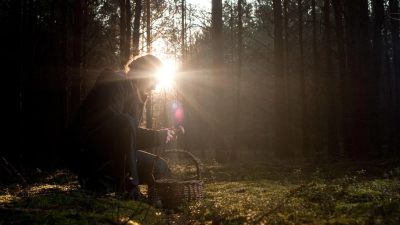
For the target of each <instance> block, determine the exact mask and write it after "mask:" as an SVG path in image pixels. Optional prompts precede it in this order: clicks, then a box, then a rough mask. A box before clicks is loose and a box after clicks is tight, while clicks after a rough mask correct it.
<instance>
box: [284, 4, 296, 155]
mask: <svg viewBox="0 0 400 225" xmlns="http://www.w3.org/2000/svg"><path fill="white" fill-rule="evenodd" d="M288 2H289V0H284V2H283V16H284V32H285V33H284V34H285V35H284V37H285V40H284V45H285V56H284V62H283V64H284V65H290V42H289V36H290V28H289V16H288V11H289V8H288V4H289V3H288ZM283 73H284V85H285V87H286V88H285V96H284V99H286V105H285V106H284V107H285V109H286V112H287V116H286V119H285V127H286V129H287V130H286V139H287V141H286V142H287V146H286V147H287V148H289V149H292V148H294V144H293V141H291V140H293V133H294V129H293V127H292V126H290V124H292V122H293V121H292V120H293V117H292V111H291V107H290V106H291V105H290V98H291V91H292V90H291V82H290V81H291V80H292V79H291V72H290V68H289V66H285V68H284V69H283Z"/></svg>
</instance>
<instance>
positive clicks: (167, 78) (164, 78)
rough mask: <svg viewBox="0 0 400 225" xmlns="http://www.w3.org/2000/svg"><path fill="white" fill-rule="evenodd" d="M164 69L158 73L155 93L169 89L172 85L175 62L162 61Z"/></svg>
mask: <svg viewBox="0 0 400 225" xmlns="http://www.w3.org/2000/svg"><path fill="white" fill-rule="evenodd" d="M163 64H164V68H163V69H161V70H160V72H158V79H159V83H158V84H157V87H156V91H159V90H161V89H171V88H172V85H173V83H174V76H175V61H173V60H163Z"/></svg>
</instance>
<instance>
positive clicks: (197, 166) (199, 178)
mask: <svg viewBox="0 0 400 225" xmlns="http://www.w3.org/2000/svg"><path fill="white" fill-rule="evenodd" d="M169 153H182V154H186V155H187V156H189V158H190V159H191V160H192V162H193V164H194V165H195V167H196V172H197V179H196V180H201V172H200V166H199V162H198V159H197V158H196V157H195V156H194V155H192V154H191V153H190V152H189V151H187V150H183V149H171V150H165V151H163V152H161V153H160V154H158V155H157V157H155V159H154V160H153V165H152V167H151V171H154V166H155V162H156V161H157V160H158V158H160V157H161V156H164V155H166V154H169ZM151 178H152V181H151V182H157V181H159V180H166V179H163V178H161V179H158V180H156V179H155V178H154V176H153V172H152V173H151ZM171 180H172V179H171ZM176 181H178V180H176ZM181 181H185V180H181Z"/></svg>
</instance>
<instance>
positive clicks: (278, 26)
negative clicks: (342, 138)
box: [273, 0, 291, 159]
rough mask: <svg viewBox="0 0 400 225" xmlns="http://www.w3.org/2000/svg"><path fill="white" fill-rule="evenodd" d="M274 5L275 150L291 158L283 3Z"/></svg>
mask: <svg viewBox="0 0 400 225" xmlns="http://www.w3.org/2000/svg"><path fill="white" fill-rule="evenodd" d="M273 7H274V73H275V152H276V156H277V157H278V158H281V159H285V158H290V157H291V154H290V151H289V149H288V148H287V142H286V135H287V127H286V122H287V121H286V109H285V106H286V103H287V102H286V99H285V79H284V71H283V68H284V65H283V35H282V4H281V1H280V0H273Z"/></svg>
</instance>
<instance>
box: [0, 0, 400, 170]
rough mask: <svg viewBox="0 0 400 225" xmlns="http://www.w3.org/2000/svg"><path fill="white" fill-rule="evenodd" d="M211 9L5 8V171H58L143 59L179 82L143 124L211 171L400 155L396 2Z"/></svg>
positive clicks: (113, 0) (238, 3) (93, 2)
mask: <svg viewBox="0 0 400 225" xmlns="http://www.w3.org/2000/svg"><path fill="white" fill-rule="evenodd" d="M208 2H209V8H207V7H201V6H200V5H199V4H198V3H200V1H197V2H196V1H185V0H110V1H104V0H75V1H74V0H5V1H2V2H1V3H0V22H1V23H0V29H1V35H0V37H1V40H0V43H1V64H2V65H1V66H2V67H1V68H2V69H3V72H2V74H3V76H2V77H3V80H2V82H3V88H2V89H3V96H4V97H3V100H4V101H3V102H4V105H3V112H6V115H4V117H3V120H4V123H3V124H6V126H5V127H3V133H5V134H3V137H4V139H3V143H2V144H3V146H4V147H2V148H1V156H2V160H3V161H7V162H13V165H23V166H25V167H29V166H35V167H36V166H42V167H54V166H62V165H54V162H56V161H57V159H58V158H57V157H59V155H60V154H59V151H60V149H62V147H63V143H62V141H61V140H62V136H63V132H64V130H65V128H67V127H68V124H69V123H70V121H71V120H72V118H73V116H74V113H75V112H76V111H77V109H78V108H79V104H80V103H81V101H82V100H83V99H84V97H85V96H86V94H87V93H88V92H89V91H90V89H91V87H92V86H93V83H94V81H95V80H96V77H97V75H98V74H99V73H100V71H101V70H102V69H104V68H105V67H109V68H112V69H115V70H118V69H122V66H123V65H124V63H126V62H127V60H128V59H129V58H130V57H132V56H136V55H141V54H146V53H152V54H154V55H157V56H160V57H161V58H163V59H168V60H173V61H174V62H175V63H176V70H177V73H176V75H175V80H176V83H175V85H174V86H173V87H172V88H170V89H164V90H162V91H159V92H155V93H153V94H152V97H151V101H149V102H148V104H147V106H146V115H145V119H144V120H143V124H142V125H143V126H146V127H149V128H155V129H158V128H163V127H170V126H173V125H177V123H179V125H183V126H184V127H185V130H186V134H185V136H184V137H183V138H181V139H179V141H180V142H179V148H184V149H186V150H189V151H198V152H199V153H201V154H202V156H203V157H204V156H205V154H210V152H212V153H213V154H214V153H215V154H214V155H213V157H215V159H216V160H217V161H218V162H224V161H227V160H237V159H239V158H240V157H241V156H242V155H244V154H246V153H251V154H252V155H255V156H256V157H258V158H260V157H276V158H277V159H295V158H316V159H333V160H338V159H371V158H385V157H398V156H399V155H400V154H399V151H400V103H399V102H400V34H399V28H400V14H399V13H400V12H399V8H400V6H399V1H398V0H235V1H234V0H226V1H222V0H212V1H208ZM201 5H203V4H201ZM176 110H181V111H180V112H183V113H184V117H183V118H184V120H181V121H175V120H174V119H175V118H174V113H176ZM207 150H211V151H207Z"/></svg>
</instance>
